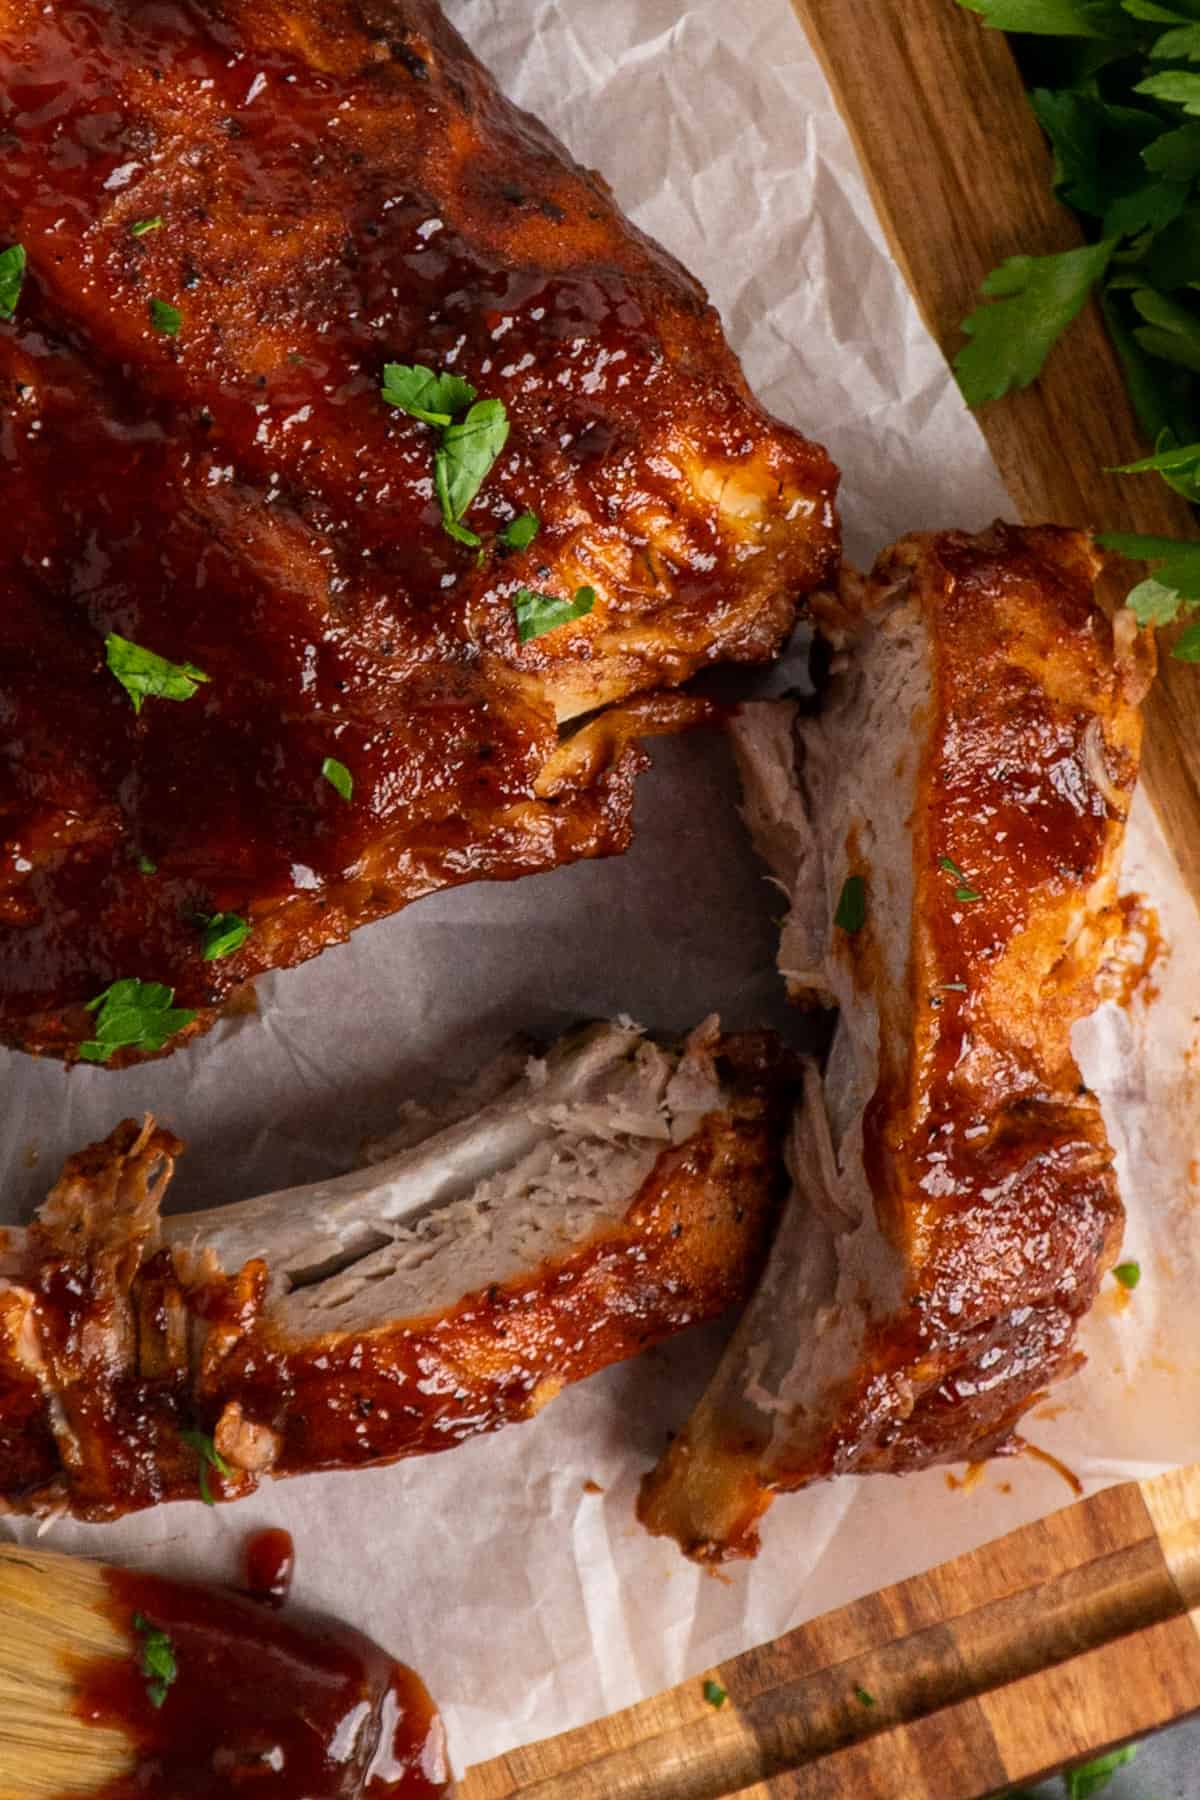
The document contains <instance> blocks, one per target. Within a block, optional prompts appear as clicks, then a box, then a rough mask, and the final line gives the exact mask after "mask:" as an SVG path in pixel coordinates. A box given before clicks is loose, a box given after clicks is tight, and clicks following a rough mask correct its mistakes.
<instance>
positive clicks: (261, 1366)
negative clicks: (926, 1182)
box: [0, 1039, 784, 1520]
mask: <svg viewBox="0 0 1200 1800" xmlns="http://www.w3.org/2000/svg"><path fill="white" fill-rule="evenodd" d="M717 1049H718V1053H719V1055H720V1058H721V1064H722V1068H723V1069H724V1070H725V1077H724V1079H725V1081H726V1083H727V1086H726V1088H725V1094H726V1099H725V1102H724V1104H723V1105H722V1106H720V1107H719V1108H718V1109H716V1110H714V1111H710V1112H708V1113H706V1114H705V1115H704V1116H703V1117H702V1118H700V1120H699V1121H698V1123H697V1125H696V1127H695V1129H694V1130H693V1131H692V1132H691V1135H690V1136H688V1137H687V1138H686V1140H685V1141H683V1142H680V1143H677V1144H672V1143H670V1142H668V1143H667V1144H666V1145H665V1146H664V1148H663V1149H662V1150H661V1152H660V1153H659V1154H658V1155H657V1158H656V1159H654V1160H653V1162H652V1166H651V1168H650V1172H649V1174H648V1175H647V1176H646V1178H645V1179H644V1180H643V1181H642V1182H641V1184H640V1186H638V1188H637V1190H636V1192H634V1193H633V1194H632V1196H631V1197H630V1200H629V1203H628V1205H627V1207H626V1208H625V1210H624V1213H623V1216H618V1217H617V1218H616V1219H615V1220H613V1221H605V1222H602V1223H600V1224H599V1225H598V1226H597V1227H595V1228H594V1229H592V1230H591V1231H586V1232H582V1233H580V1234H579V1235H578V1236H577V1237H576V1238H575V1240H574V1241H571V1242H563V1241H562V1237H561V1234H560V1233H556V1232H555V1230H554V1229H553V1228H551V1229H550V1230H549V1231H548V1233H547V1238H548V1242H549V1243H550V1244H551V1245H552V1246H553V1248H552V1249H549V1250H548V1251H547V1252H546V1254H545V1255H544V1257H543V1260H542V1261H541V1262H540V1263H536V1264H533V1265H531V1266H529V1267H527V1268H523V1269H521V1270H520V1272H519V1273H516V1274H514V1276H513V1278H512V1279H511V1280H505V1281H500V1282H494V1283H489V1284H488V1285H487V1286H486V1287H483V1288H481V1289H479V1290H478V1291H468V1292H464V1293H462V1294H461V1295H460V1296H459V1297H458V1298H457V1299H456V1300H455V1301H454V1302H453V1303H452V1304H449V1305H446V1306H442V1307H439V1308H438V1309H437V1310H435V1311H433V1312H430V1313H426V1314H422V1315H420V1316H411V1317H397V1318H390V1317H389V1318H387V1319H385V1320H380V1321H379V1322H378V1323H376V1324H374V1325H371V1326H368V1325H366V1324H363V1323H359V1324H357V1325H354V1326H351V1327H349V1328H343V1329H329V1330H327V1331H325V1332H314V1331H305V1332H300V1333H297V1331H296V1329H295V1328H294V1326H293V1328H291V1329H289V1323H288V1322H289V1319H293V1320H294V1318H295V1316H296V1315H294V1314H289V1310H288V1305H287V1292H286V1283H284V1284H281V1283H280V1282H279V1280H278V1279H277V1276H276V1272H275V1271H273V1270H272V1269H271V1267H270V1266H269V1265H268V1263H267V1261H266V1260H265V1259H264V1258H258V1257H255V1258H251V1259H249V1260H248V1261H247V1262H246V1263H245V1264H244V1265H243V1266H242V1267H241V1268H238V1269H233V1270H230V1271H228V1272H226V1271H224V1270H222V1269H221V1268H220V1266H219V1264H218V1263H217V1262H216V1261H215V1259H214V1257H213V1254H212V1252H211V1250H208V1249H206V1245H205V1241H204V1229H205V1225H204V1222H205V1221H206V1220H212V1219H214V1218H215V1219H216V1220H217V1221H218V1222H219V1220H220V1216H221V1215H220V1213H217V1214H215V1215H212V1214H208V1215H199V1216H198V1217H197V1220H196V1223H195V1225H194V1226H192V1224H191V1221H189V1220H188V1219H186V1218H185V1219H172V1220H171V1221H170V1226H171V1233H170V1242H169V1243H168V1242H165V1241H164V1239H163V1236H162V1234H161V1232H160V1225H159V1204H160V1201H161V1198H162V1195H163V1192H164V1190H165V1189H166V1187H167V1185H168V1183H169V1181H170V1178H171V1172H172V1167H173V1164H174V1160H175V1158H176V1156H177V1155H178V1153H179V1151H180V1150H181V1148H182V1146H181V1145H180V1143H179V1142H178V1140H177V1139H175V1138H174V1137H173V1136H172V1135H171V1134H170V1133H169V1132H167V1131H164V1130H161V1129H156V1128H155V1127H154V1126H153V1122H152V1121H148V1122H147V1123H146V1124H145V1125H144V1126H139V1125H137V1124H136V1123H135V1122H134V1121H132V1120H127V1121H125V1122H124V1123H123V1124H122V1125H120V1126H118V1127H117V1129H116V1130H115V1131H114V1132H113V1133H112V1134H111V1135H110V1136H109V1137H108V1138H107V1139H106V1140H104V1142H102V1143H99V1144H96V1145H93V1146H92V1147H91V1148H90V1149H88V1150H85V1151H83V1152H82V1153H80V1154H79V1155H76V1156H74V1157H72V1158H71V1159H70V1160H69V1161H68V1163H67V1165H66V1168H65V1169H64V1172H63V1175H62V1178H61V1180H60V1181H59V1183H58V1184H57V1186H56V1187H55V1188H54V1190H53V1191H52V1193H51V1194H50V1196H49V1198H48V1199H47V1201H46V1203H45V1205H44V1206H43V1207H42V1209H41V1213H40V1215H39V1219H38V1222H37V1224H36V1225H34V1226H33V1227H31V1228H30V1230H29V1231H28V1232H27V1233H24V1234H20V1235H18V1234H16V1233H13V1234H11V1241H10V1245H9V1249H8V1252H7V1256H6V1255H5V1247H4V1242H3V1234H2V1233H0V1275H4V1276H6V1277H7V1280H6V1282H4V1283H2V1284H0V1497H2V1499H3V1503H4V1504H6V1506H7V1508H8V1509H9V1510H12V1511H18V1512H28V1513H41V1514H45V1513H52V1512H56V1511H69V1512H71V1513H73V1514H74V1515H75V1516H77V1517H80V1518H83V1519H92V1520H99V1519H106V1518H111V1517H114V1516H117V1515H119V1514H122V1513H125V1512H130V1511H136V1510H137V1509H139V1508H143V1507H147V1506H151V1505H154V1504H156V1503H158V1502H160V1501H167V1500H178V1499H189V1498H195V1496H196V1495H197V1493H198V1491H200V1488H199V1481H200V1473H201V1465H200V1463H199V1461H198V1458H197V1452H196V1440H195V1439H194V1437H193V1438H192V1439H191V1440H190V1441H189V1440H188V1439H187V1438H185V1437H183V1436H181V1432H195V1431H197V1430H198V1431H201V1432H204V1433H206V1434H208V1435H211V1437H212V1440H213V1444H214V1447H215V1449H216V1451H217V1453H218V1454H219V1455H220V1456H221V1457H222V1458H223V1459H224V1461H225V1464H226V1466H227V1473H223V1472H221V1471H220V1469H217V1470H215V1471H214V1470H213V1469H211V1468H210V1469H209V1470H208V1474H207V1480H208V1484H209V1486H210V1488H211V1491H212V1494H213V1496H214V1497H215V1498H218V1499H222V1500H232V1499H237V1498H240V1497H241V1496H242V1495H244V1494H246V1493H249V1492H251V1491H252V1490H253V1489H254V1488H255V1487H256V1486H257V1484H258V1481H259V1479H260V1478H261V1477H262V1476H264V1475H267V1474H271V1475H274V1476H283V1475H294V1474H303V1473H307V1472H311V1471H314V1470H318V1469H354V1468H367V1467H371V1466H375V1465H378V1464H381V1463H388V1462H393V1461H396V1460H397V1459H399V1458H400V1457H404V1456H417V1455H424V1454H428V1453H430V1452H432V1451H435V1450H447V1449H451V1448H453V1446H454V1445H456V1444H459V1443H462V1442H464V1441H465V1440H466V1439H468V1438H472V1437H477V1436H479V1435H480V1434H481V1433H484V1432H490V1431H495V1430H498V1429H499V1428H500V1427H501V1426H502V1425H506V1424H510V1423H513V1422H516V1421H519V1420H522V1419H528V1418H530V1417H532V1416H533V1415H534V1414H535V1413H536V1412H538V1411H539V1410H540V1408H541V1407H542V1406H544V1405H545V1404H546V1403H547V1402H548V1401H550V1400H552V1399H553V1398H554V1397H555V1395H556V1394H558V1393H559V1392H560V1391H561V1390H562V1388H563V1387H565V1386H566V1385H567V1384H568V1383H570V1382H573V1381H578V1380H580V1379H582V1378H583V1377H585V1376H587V1375H591V1374H594V1373H595V1372H596V1371H598V1370H599V1369H602V1368H604V1367H606V1366H607V1365H608V1364H609V1363H612V1362H616V1361H619V1360H621V1359H622V1358H625V1357H628V1356H632V1355H635V1354H636V1353H637V1352H638V1351H640V1350H643V1349H645V1348H646V1347H647V1346H649V1345H651V1344H654V1343H656V1342H658V1341H660V1340H661V1339H662V1338H664V1337H666V1336H668V1335H670V1334H672V1333H674V1332H677V1331H680V1330H682V1329H683V1328H684V1327H685V1326H688V1325H691V1324H694V1323H696V1322H698V1321H700V1320H702V1319H705V1318H709V1317H712V1316H714V1315H715V1314H717V1313H720V1312H722V1311H723V1310H725V1308H727V1307H728V1306H729V1305H731V1304H732V1303H733V1302H735V1301H739V1300H743V1299H744V1298H745V1297H746V1295H747V1294H748V1293H749V1292H750V1290H751V1288H752V1286H753V1283H754V1280H755V1277H756V1276H757V1273H758V1271H759V1269H760V1267H761V1263H762V1257H763V1254H764V1252H765V1248H766V1243H767V1239H768V1236H769V1228H770V1223H771V1219H772V1217H773V1215H774V1211H775V1208H776V1206H777V1204H778V1201H779V1198H780V1179H779V1177H780V1171H781V1168H782V1164H781V1159H780V1137H781V1133H782V1129H783V1116H782V1111H781V1103H782V1100H783V1094H784V1087H783V1085H782V1077H783V1073H784V1072H783V1069H782V1067H781V1065H780V1063H779V1061H778V1058H777V1056H776V1055H775V1053H774V1051H773V1050H771V1048H770V1047H769V1046H768V1045H766V1044H765V1043H764V1042H763V1041H762V1040H755V1039H743V1040H738V1039H730V1040H723V1041H722V1042H721V1044H720V1045H719V1046H718V1047H717ZM664 1135H665V1134H664ZM283 1198H284V1200H286V1201H288V1202H291V1203H295V1202H296V1201H297V1200H299V1199H302V1196H297V1195H289V1196H284V1197H283ZM569 1198H570V1195H569V1194H567V1195H565V1196H564V1203H565V1201H566V1200H568V1199H569ZM228 1211H229V1212H230V1215H231V1216H232V1215H233V1214H236V1213H237V1212H238V1208H237V1207H236V1206H235V1207H233V1208H231V1209H228ZM498 1229H499V1226H497V1230H498ZM295 1297H296V1296H293V1298H295ZM301 1316H303V1317H304V1318H305V1319H311V1318H312V1317H313V1316H314V1313H313V1312H312V1311H311V1310H310V1311H309V1312H308V1313H304V1314H302V1315H301ZM328 1316H330V1317H334V1316H336V1315H335V1313H334V1312H333V1311H332V1310H331V1311H330V1313H329V1315H328Z"/></svg>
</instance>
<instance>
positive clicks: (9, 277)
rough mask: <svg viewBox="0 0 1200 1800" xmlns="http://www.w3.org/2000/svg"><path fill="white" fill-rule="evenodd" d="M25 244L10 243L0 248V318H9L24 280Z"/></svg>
mask: <svg viewBox="0 0 1200 1800" xmlns="http://www.w3.org/2000/svg"><path fill="white" fill-rule="evenodd" d="M25 262H26V258H25V246H24V244H10V245H9V247H8V249H7V250H0V319H11V318H12V316H13V314H14V313H15V312H16V310H17V301H18V300H19V299H20V298H21V288H22V286H23V285H24V282H25Z"/></svg>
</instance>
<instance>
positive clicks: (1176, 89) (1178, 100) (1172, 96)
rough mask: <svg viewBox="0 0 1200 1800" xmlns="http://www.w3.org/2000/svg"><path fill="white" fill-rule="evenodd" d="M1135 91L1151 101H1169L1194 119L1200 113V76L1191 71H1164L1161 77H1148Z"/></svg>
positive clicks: (1139, 83)
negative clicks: (1146, 96) (1180, 107)
mask: <svg viewBox="0 0 1200 1800" xmlns="http://www.w3.org/2000/svg"><path fill="white" fill-rule="evenodd" d="M1133 91H1134V93H1135V94H1146V95H1148V96H1149V98H1150V99H1151V100H1169V101H1171V102H1172V103H1173V104H1174V105H1175V106H1182V108H1183V110H1184V112H1185V113H1187V114H1188V115H1189V116H1190V117H1193V118H1194V117H1195V116H1196V114H1197V113H1200V75H1196V74H1193V73H1192V71H1191V70H1190V69H1164V70H1163V72H1162V74H1161V75H1148V76H1147V77H1146V79H1145V81H1139V82H1138V84H1137V86H1136V87H1135V88H1134V90H1133Z"/></svg>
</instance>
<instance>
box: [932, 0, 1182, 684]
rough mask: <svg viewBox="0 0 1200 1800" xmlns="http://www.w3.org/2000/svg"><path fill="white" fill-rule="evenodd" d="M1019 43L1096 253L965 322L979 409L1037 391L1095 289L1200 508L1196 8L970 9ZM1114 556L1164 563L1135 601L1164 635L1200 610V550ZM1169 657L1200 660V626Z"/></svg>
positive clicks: (1177, 2)
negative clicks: (1015, 392) (1033, 385)
mask: <svg viewBox="0 0 1200 1800" xmlns="http://www.w3.org/2000/svg"><path fill="white" fill-rule="evenodd" d="M960 4H961V5H964V6H967V7H969V8H970V10H971V11H972V12H977V13H980V14H981V15H982V16H983V18H984V20H985V22H986V23H987V24H988V25H992V26H994V27H996V28H997V29H999V30H1001V31H1012V32H1018V33H1023V34H1026V35H1025V40H1024V42H1023V43H1022V45H1020V46H1019V47H1018V48H1019V54H1020V59H1021V63H1022V68H1023V70H1024V72H1025V75H1026V79H1027V82H1028V84H1029V88H1030V100H1031V103H1032V105H1033V109H1034V111H1035V112H1036V114H1037V116H1038V119H1039V120H1040V121H1041V124H1042V127H1043V129H1044V130H1045V132H1046V135H1047V136H1048V138H1049V139H1050V143H1051V146H1052V148H1053V151H1054V191H1055V193H1056V194H1057V195H1058V197H1059V199H1060V200H1062V201H1064V202H1065V203H1066V205H1068V206H1070V207H1071V208H1072V209H1073V210H1074V212H1075V213H1076V214H1077V215H1078V217H1079V219H1080V222H1081V223H1082V225H1083V228H1084V231H1085V233H1086V235H1087V237H1088V240H1089V241H1088V242H1087V243H1086V244H1085V245H1083V246H1082V247H1081V248H1079V249H1077V250H1065V251H1062V252H1060V253H1059V254H1058V255H1053V256H1011V257H1009V259H1008V260H1007V262H1004V263H1001V265H1000V267H999V268H997V269H993V270H992V272H991V274H990V275H989V276H988V277H987V279H986V280H985V281H984V283H983V292H984V294H985V295H987V296H988V304H986V305H984V306H981V307H980V308H979V309H978V310H977V311H976V312H974V313H972V314H971V316H970V317H969V318H968V319H965V320H964V321H963V329H964V331H965V332H966V333H967V336H968V339H969V341H968V343H966V344H965V345H964V347H963V349H962V350H961V351H960V352H959V354H958V356H957V357H956V359H955V364H954V368H955V373H956V374H957V376H958V380H959V385H960V386H961V388H962V391H963V394H964V396H965V397H966V400H967V403H968V405H970V406H981V405H983V404H984V403H985V402H986V401H988V400H996V399H999V397H1000V396H1001V395H1002V394H1006V393H1008V392H1009V390H1010V389H1012V388H1017V387H1027V386H1028V385H1029V383H1030V382H1031V381H1034V380H1035V379H1036V378H1037V376H1038V375H1039V374H1040V373H1041V369H1042V365H1043V363H1044V362H1045V360H1046V356H1047V354H1048V353H1049V351H1050V349H1051V348H1052V346H1053V345H1054V344H1055V342H1056V341H1057V339H1058V338H1059V337H1060V336H1061V334H1062V333H1063V332H1064V331H1065V330H1066V328H1067V326H1068V325H1070V323H1071V321H1072V320H1073V319H1074V318H1075V317H1076V315H1077V314H1078V313H1079V311H1080V309H1081V308H1082V306H1083V304H1084V302H1085V300H1086V299H1087V297H1088V295H1089V293H1090V292H1091V291H1092V290H1093V288H1098V290H1099V296H1100V301H1101V305H1102V306H1103V309H1104V315H1105V318H1106V320H1107V322H1108V328H1109V331H1110V333H1111V334H1112V339H1113V343H1114V344H1115V346H1116V349H1117V353H1118V355H1119V356H1120V359H1121V363H1122V365H1123V367H1124V371H1125V378H1126V381H1127V383H1128V386H1129V392H1130V396H1131V398H1132V401H1133V405H1134V408H1135V410H1136V412H1137V416H1138V419H1139V421H1140V422H1141V426H1142V429H1143V430H1144V431H1145V433H1146V435H1147V437H1148V438H1149V440H1150V442H1151V443H1152V444H1153V445H1154V454H1153V455H1152V456H1147V457H1144V458H1143V459H1142V460H1141V461H1139V462H1135V463H1129V464H1127V465H1125V467H1124V469H1123V470H1122V471H1121V472H1122V473H1125V474H1147V473H1151V472H1153V473H1156V474H1158V475H1159V476H1161V478H1162V479H1163V480H1164V481H1166V482H1167V483H1168V484H1169V486H1171V487H1172V488H1174V489H1175V491H1176V492H1177V493H1179V494H1182V496H1183V497H1184V499H1185V500H1189V501H1191V502H1192V503H1193V504H1194V505H1195V504H1200V0H960ZM1100 541H1101V543H1102V544H1104V545H1106V546H1107V547H1108V548H1109V549H1112V550H1119V551H1121V552H1123V553H1124V554H1125V555H1127V556H1134V557H1140V558H1143V559H1145V560H1146V561H1149V562H1152V563H1158V564H1161V567H1159V568H1158V569H1157V571H1156V576H1155V578H1154V579H1152V580H1149V581H1144V582H1142V583H1141V584H1140V585H1139V586H1138V587H1136V588H1134V590H1133V592H1132V593H1131V594H1130V596H1129V605H1130V606H1131V608H1132V609H1133V611H1134V613H1135V614H1136V616H1137V618H1138V619H1139V620H1140V621H1141V622H1142V623H1143V624H1147V625H1165V624H1169V623H1170V622H1171V621H1172V620H1174V619H1177V618H1180V617H1186V616H1187V615H1189V614H1191V613H1192V612H1194V611H1195V610H1196V608H1197V607H1200V543H1197V544H1190V543H1186V542H1176V541H1175V540H1174V539H1171V538H1154V537H1143V536H1140V535H1137V534H1131V533H1112V534H1110V535H1109V536H1107V537H1102V538H1101V540H1100ZM1172 655H1173V656H1176V657H1179V658H1180V659H1182V660H1183V661H1185V662H1200V619H1198V620H1196V621H1194V622H1193V623H1192V624H1191V625H1189V627H1188V629H1187V630H1186V631H1185V632H1184V633H1183V634H1182V636H1181V637H1180V638H1179V640H1178V642H1177V643H1176V645H1175V647H1174V649H1173V651H1172Z"/></svg>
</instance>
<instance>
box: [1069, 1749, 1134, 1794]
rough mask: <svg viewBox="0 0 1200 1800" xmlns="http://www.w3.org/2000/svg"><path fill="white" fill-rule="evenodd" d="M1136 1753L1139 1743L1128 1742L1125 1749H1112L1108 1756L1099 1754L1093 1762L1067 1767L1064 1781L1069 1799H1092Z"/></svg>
mask: <svg viewBox="0 0 1200 1800" xmlns="http://www.w3.org/2000/svg"><path fill="white" fill-rule="evenodd" d="M1136 1755H1137V1745H1136V1744H1126V1745H1125V1748H1124V1749H1123V1750H1110V1751H1109V1753H1108V1755H1107V1756H1098V1757H1096V1759H1095V1760H1094V1761H1093V1762H1088V1763H1079V1764H1077V1766H1076V1767H1075V1768H1073V1769H1065V1770H1064V1771H1063V1783H1064V1785H1065V1787H1066V1790H1067V1800H1091V1797H1092V1795H1093V1794H1098V1793H1099V1792H1100V1791H1101V1789H1102V1788H1106V1787H1107V1786H1108V1784H1109V1782H1110V1781H1111V1780H1112V1778H1113V1776H1114V1775H1115V1774H1116V1772H1117V1770H1118V1769H1123V1768H1124V1767H1125V1765H1126V1763H1131V1762H1132V1761H1133V1759H1134V1757H1135V1756H1136Z"/></svg>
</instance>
